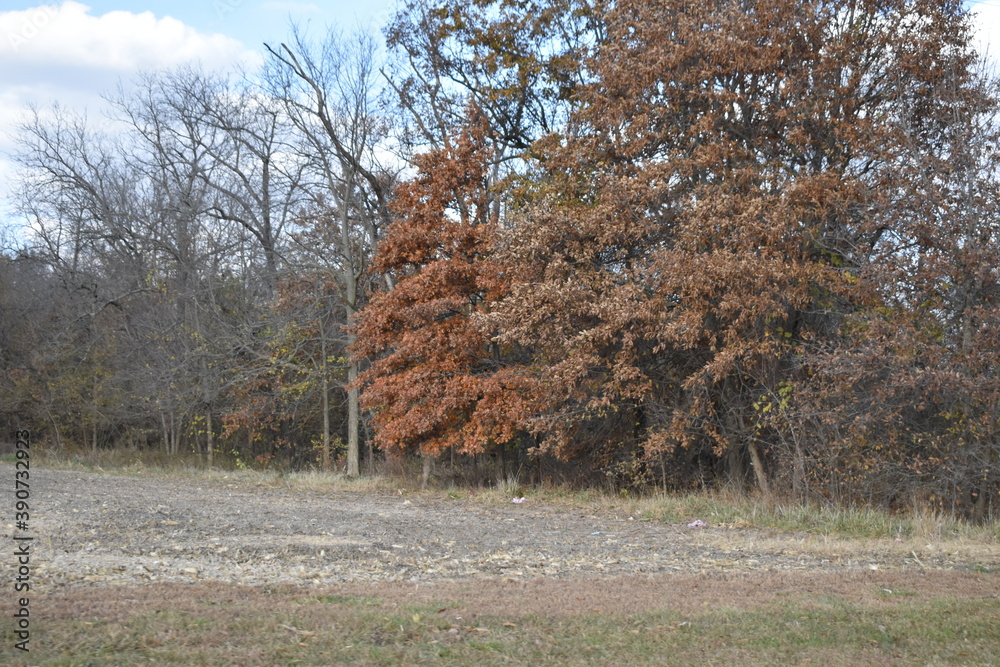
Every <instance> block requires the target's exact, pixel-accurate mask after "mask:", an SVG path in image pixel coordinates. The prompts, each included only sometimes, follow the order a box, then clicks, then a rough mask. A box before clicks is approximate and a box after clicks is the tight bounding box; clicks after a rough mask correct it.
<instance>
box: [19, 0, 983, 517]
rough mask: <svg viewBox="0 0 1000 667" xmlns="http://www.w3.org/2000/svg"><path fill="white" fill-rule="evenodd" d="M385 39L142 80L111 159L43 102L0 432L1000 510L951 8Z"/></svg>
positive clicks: (969, 38) (478, 22)
mask: <svg viewBox="0 0 1000 667" xmlns="http://www.w3.org/2000/svg"><path fill="white" fill-rule="evenodd" d="M385 36H386V46H387V48H386V51H385V54H386V55H385V58H384V60H379V58H381V56H379V55H378V54H381V53H382V52H381V51H380V50H379V49H378V48H377V47H376V45H375V44H374V43H373V42H371V41H366V40H365V39H363V38H361V39H358V38H346V39H345V38H344V37H342V36H338V35H336V34H331V35H330V36H329V37H328V38H327V39H326V40H325V41H324V42H323V43H321V44H316V45H312V44H310V43H308V41H307V40H306V39H304V38H302V37H301V36H299V35H294V36H293V37H294V39H293V40H291V42H290V43H289V45H288V46H285V45H281V46H279V47H269V48H268V53H269V60H268V62H267V64H266V66H265V67H264V69H263V71H262V72H260V73H257V74H255V75H254V76H253V77H250V80H251V81H253V83H248V84H242V83H241V84H234V83H232V82H231V81H228V80H224V79H218V78H214V77H210V76H207V75H205V74H202V73H199V72H196V71H193V70H186V71H181V72H172V73H161V74H156V75H152V76H150V77H147V78H146V79H143V80H142V82H141V83H140V85H139V86H138V87H137V88H130V89H128V90H127V91H125V90H124V89H123V91H120V92H119V93H118V94H117V95H112V96H110V98H109V101H110V102H111V104H112V107H113V108H114V109H115V110H116V111H115V114H114V122H115V123H116V125H115V127H114V131H113V132H106V133H105V134H103V135H102V134H98V133H96V131H95V130H94V129H93V128H92V127H91V126H88V125H86V123H84V122H83V121H82V120H81V119H79V118H78V117H75V116H73V115H71V114H69V113H68V112H66V111H64V110H56V111H55V112H46V113H41V112H39V113H37V114H36V115H35V117H34V120H33V121H32V122H30V123H29V124H28V125H27V126H26V127H25V128H24V132H23V134H22V140H23V151H22V153H21V156H20V159H21V161H22V164H23V165H24V166H25V167H26V171H25V175H26V176H25V180H24V183H23V185H24V188H23V210H24V212H25V213H26V215H27V217H28V220H29V221H30V229H31V233H30V238H31V243H30V244H28V245H25V247H23V248H21V249H19V250H18V251H17V252H16V253H11V254H10V255H9V256H8V257H6V258H5V259H4V260H3V265H2V271H3V274H4V275H3V278H2V283H0V284H2V286H3V287H2V290H3V291H2V293H0V299H2V308H3V309H4V317H3V331H2V332H0V336H3V343H2V344H3V354H4V355H5V357H4V360H3V363H4V366H5V369H4V376H3V385H2V391H3V392H4V394H5V399H4V401H5V403H4V404H5V406H9V408H8V409H6V410H5V415H6V417H7V419H8V420H14V419H21V420H26V421H27V422H29V423H31V424H33V425H34V426H35V427H36V428H39V429H41V430H44V431H46V432H47V433H49V434H50V437H51V439H52V440H54V441H58V440H60V439H62V440H72V441H74V442H77V443H82V442H87V443H90V445H91V446H98V447H99V446H105V445H108V446H110V445H112V444H120V443H124V442H132V443H138V444H142V445H144V446H157V444H158V443H159V446H163V447H166V448H170V449H171V450H172V451H177V450H178V448H179V447H191V446H194V447H196V448H198V449H199V451H201V452H203V454H204V455H205V456H207V457H209V460H211V457H212V455H213V454H212V453H213V452H214V451H218V450H220V449H221V450H225V451H226V452H227V454H229V455H233V456H237V457H240V459H241V460H244V461H250V460H251V459H252V458H256V459H257V460H259V461H261V462H266V461H268V460H269V459H270V458H273V457H280V458H284V459H287V460H288V461H289V462H291V463H293V464H298V465H302V464H305V463H307V462H319V463H321V464H323V465H329V462H330V460H331V458H332V457H334V456H336V455H337V454H338V452H339V449H338V447H339V446H340V445H341V443H343V447H344V451H345V455H346V466H347V470H348V472H349V473H351V474H357V472H358V471H359V468H360V461H361V459H362V458H363V457H364V456H367V457H368V460H372V457H373V456H375V455H377V453H378V452H386V453H398V452H417V451H419V452H422V453H423V454H424V455H425V457H427V460H430V457H432V456H435V455H443V454H448V455H450V456H451V458H452V459H453V460H454V459H455V457H458V458H459V459H460V460H461V459H462V458H463V457H466V456H476V457H479V456H487V457H493V458H495V459H497V460H498V461H502V462H503V465H504V466H505V470H510V471H512V472H516V471H518V470H520V471H521V472H522V474H523V475H527V474H529V472H530V473H531V474H532V475H535V476H536V478H541V477H545V476H546V474H569V473H570V472H571V473H572V474H574V475H577V476H579V477H580V478H582V479H588V480H590V481H594V480H598V479H599V480H602V482H607V483H610V484H612V485H615V486H618V487H636V488H644V487H650V486H657V487H662V488H667V489H671V488H681V487H688V486H692V485H724V484H728V485H733V486H735V487H737V488H749V487H750V486H756V487H757V488H758V489H759V490H760V491H761V492H763V493H765V494H773V493H781V494H785V493H790V494H795V495H796V496H799V497H821V498H829V499H833V500H837V501H844V502H853V501H863V502H872V503H879V504H886V505H908V504H911V503H913V502H922V503H939V504H940V506H942V507H946V508H947V509H951V510H956V511H959V512H962V513H966V514H968V515H969V516H971V517H973V518H977V519H984V518H986V517H987V516H988V515H989V514H990V510H991V504H992V503H993V501H994V500H995V497H996V494H997V492H998V491H1000V466H998V463H1000V441H998V435H1000V428H998V426H1000V425H998V417H1000V409H998V408H1000V406H998V398H1000V392H998V389H1000V387H998V380H997V371H998V361H1000V359H998V354H1000V352H998V350H1000V346H998V342H1000V341H998V340H997V337H998V326H997V325H998V323H1000V321H998V310H997V299H998V296H1000V282H998V280H1000V262H998V259H1000V258H998V252H1000V247H998V244H997V240H998V239H997V234H998V228H997V222H998V220H1000V218H998V210H997V209H998V198H997V194H998V193H997V178H998V172H997V164H996V161H997V156H998V154H1000V153H998V151H997V147H998V142H997V135H996V111H997V102H998V99H1000V98H998V95H997V92H998V91H997V87H996V82H995V80H994V78H993V77H992V74H991V73H990V72H988V71H987V69H986V67H985V65H984V61H983V59H982V58H981V57H980V56H979V55H978V54H977V53H976V52H975V50H974V49H973V48H972V43H973V37H974V35H973V34H972V28H971V24H970V20H969V16H968V13H967V12H966V11H965V10H964V9H963V7H962V4H961V3H960V2H958V1H955V0H927V1H924V0H918V1H914V0H875V1H871V2H863V1H861V2H859V1H857V0H850V1H848V0H844V1H832V2H805V3H803V2H792V1H791V0H768V1H754V2H730V1H726V2H719V3H714V4H710V5H702V6H691V5H689V4H688V3H682V2H674V1H673V0H662V1H657V2H652V1H650V0H635V1H621V0H619V1H617V2H601V1H598V2H586V1H584V0H544V1H539V2H530V1H522V0H500V1H487V0H481V1H475V2H457V1H452V0H435V1H434V2H429V1H428V2H425V1H422V0H414V1H412V2H410V3H409V4H407V5H406V6H404V7H403V8H402V9H401V10H400V11H399V13H398V14H397V15H396V16H395V17H394V19H393V21H392V23H391V24H390V25H389V26H388V27H387V28H386V31H385ZM123 128H124V129H123ZM363 443H364V445H366V446H362V444H363Z"/></svg>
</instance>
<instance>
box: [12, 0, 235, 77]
mask: <svg viewBox="0 0 1000 667" xmlns="http://www.w3.org/2000/svg"><path fill="white" fill-rule="evenodd" d="M90 11H91V10H90V8H89V7H87V6H86V5H83V4H80V3H79V2H75V1H73V0H68V1H67V2H63V3H62V4H60V5H42V6H39V7H35V8H32V9H27V10H23V11H12V12H3V13H0V59H2V60H3V61H5V62H6V63H7V64H8V66H7V67H4V69H3V71H2V73H0V83H8V82H9V78H10V77H12V76H15V77H16V76H17V72H18V70H20V69H22V68H27V69H31V70H38V69H39V68H50V67H51V68H71V69H95V70H107V71H114V72H117V73H128V72H134V71H136V70H139V69H152V68H164V67H171V66H174V65H177V64H179V63H182V62H186V61H191V60H196V59H197V60H201V61H202V63H204V64H205V65H206V66H207V67H217V66H222V67H225V66H229V65H232V64H233V63H235V62H237V61H239V60H241V59H242V58H245V57H246V49H245V48H244V47H243V45H242V44H241V43H240V42H239V41H237V40H235V39H233V38H231V37H227V36H225V35H221V34H212V35H206V34H203V33H200V32H198V31H197V30H195V29H194V28H192V27H190V26H187V25H185V24H184V23H182V22H181V21H178V20H177V19H175V18H171V17H169V16H165V17H157V16H155V15H154V14H153V13H152V12H143V13H141V14H132V13H130V12H125V11H113V12H108V13H106V14H103V15H101V16H94V15H92V14H91V13H90Z"/></svg>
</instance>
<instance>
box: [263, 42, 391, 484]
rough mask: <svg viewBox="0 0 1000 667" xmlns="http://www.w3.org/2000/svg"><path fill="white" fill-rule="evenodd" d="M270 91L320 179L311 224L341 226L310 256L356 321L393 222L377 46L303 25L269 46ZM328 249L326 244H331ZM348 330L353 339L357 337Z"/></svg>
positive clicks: (355, 367) (354, 416)
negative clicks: (315, 34) (315, 37)
mask: <svg viewBox="0 0 1000 667" xmlns="http://www.w3.org/2000/svg"><path fill="white" fill-rule="evenodd" d="M267 48H268V52H269V53H270V55H271V69H270V70H269V72H268V74H267V77H268V90H269V92H270V94H271V95H272V96H274V97H275V99H279V100H281V101H282V103H283V104H284V106H285V111H286V113H287V114H288V117H289V118H290V119H291V122H292V123H293V125H294V127H295V129H296V131H297V132H298V133H299V135H300V137H301V139H302V143H301V145H300V148H299V150H300V151H301V152H302V154H303V155H304V156H306V157H307V159H308V162H309V165H310V169H311V174H312V176H313V178H314V179H315V180H314V181H313V182H312V183H311V184H308V185H306V186H304V187H306V194H307V196H309V197H310V206H309V209H308V210H307V212H306V213H305V215H304V218H303V221H302V222H303V223H304V224H305V225H306V226H312V225H314V224H315V223H316V222H317V221H326V222H327V223H330V224H332V225H335V229H336V231H337V232H338V234H337V236H336V237H331V238H330V239H329V240H331V241H333V242H334V243H335V246H334V247H333V248H331V249H332V250H333V251H334V252H333V253H332V254H330V253H317V254H314V255H313V257H312V258H311V259H310V260H307V267H308V268H310V269H311V270H313V271H318V272H321V273H326V274H328V275H330V276H332V277H335V279H336V283H335V284H337V285H338V286H339V289H340V290H341V292H340V302H341V303H342V304H343V306H344V308H345V309H346V311H347V320H350V319H351V318H353V316H354V315H355V313H357V312H358V310H359V309H360V308H361V306H362V299H363V297H364V290H363V289H361V287H362V282H363V280H364V277H365V275H366V272H367V269H368V261H369V257H370V255H371V253H372V252H373V251H374V248H375V245H376V244H377V242H378V239H379V235H380V232H381V230H382V229H384V228H385V226H386V225H387V224H388V223H389V220H390V213H389V208H388V206H389V199H390V193H391V189H392V185H393V182H394V180H395V176H394V171H393V170H392V169H389V168H386V167H385V166H383V165H382V161H381V160H380V158H379V150H380V149H381V148H383V147H384V139H385V137H386V132H387V125H386V123H385V120H384V119H383V118H382V117H381V116H380V115H379V114H378V113H377V112H376V109H375V102H376V97H377V94H378V85H377V81H376V80H375V77H376V73H377V68H376V61H375V56H376V52H377V50H376V47H375V45H374V43H373V41H372V39H371V37H370V36H367V35H365V34H358V35H356V36H355V37H353V38H351V39H347V38H344V37H343V36H341V35H340V34H338V33H337V32H335V31H333V30H331V31H329V32H328V34H327V35H326V39H325V40H324V41H323V42H322V43H321V44H319V45H313V44H310V43H309V41H308V40H307V39H306V37H305V36H304V35H303V34H302V33H300V32H299V31H298V30H295V31H294V33H293V41H292V43H291V45H290V46H289V45H287V44H282V45H280V46H279V47H277V48H272V47H270V46H269V47H267ZM324 250H326V248H324ZM353 336H354V334H353V333H350V332H348V333H347V338H348V343H351V342H353ZM359 363H360V362H359V361H358V360H352V361H351V362H350V364H349V366H348V375H347V379H348V384H347V387H346V390H347V400H348V427H347V474H348V475H351V476H355V475H358V474H359V472H360V468H359V461H360V441H361V433H360V426H361V412H360V408H359V403H358V399H359V390H358V388H357V382H356V380H357V378H358V373H359Z"/></svg>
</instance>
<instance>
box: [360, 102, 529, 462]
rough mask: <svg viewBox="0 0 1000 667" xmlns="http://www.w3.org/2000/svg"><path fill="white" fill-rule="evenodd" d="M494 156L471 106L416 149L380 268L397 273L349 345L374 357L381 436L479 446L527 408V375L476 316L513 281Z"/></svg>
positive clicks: (428, 448) (372, 397)
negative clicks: (445, 131)
mask: <svg viewBox="0 0 1000 667" xmlns="http://www.w3.org/2000/svg"><path fill="white" fill-rule="evenodd" d="M489 160H490V151H489V150H488V149H487V148H486V146H485V142H484V130H483V127H482V119H481V118H480V117H478V116H477V115H476V114H473V121H472V123H471V124H470V127H468V128H467V129H465V130H464V131H463V132H462V133H461V134H460V135H459V136H458V137H456V138H454V140H453V141H451V142H449V143H448V144H447V145H446V146H445V147H444V148H442V149H440V150H436V151H433V152H431V153H428V154H426V155H423V156H420V157H418V158H417V159H416V164H417V167H418V169H419V174H418V175H417V177H416V178H414V179H413V180H410V181H408V182H406V183H404V184H403V185H402V186H401V187H400V188H399V190H398V191H397V193H396V197H395V199H394V201H393V205H392V207H393V211H394V213H395V214H396V215H397V216H398V217H397V220H396V222H394V224H393V225H392V226H391V227H390V229H389V231H388V235H387V237H386V239H385V241H384V242H383V243H382V244H381V246H380V248H379V253H378V255H377V257H376V262H375V270H377V271H380V272H389V273H393V274H394V275H395V276H396V278H397V283H396V286H395V289H393V290H392V291H390V292H386V293H382V294H378V295H376V296H375V297H374V298H373V299H372V301H371V303H370V305H369V306H368V307H367V308H365V310H364V311H363V312H362V313H361V316H360V318H359V321H358V327H357V332H358V344H357V346H356V348H355V353H356V354H358V355H360V356H366V357H372V358H374V361H373V362H372V365H371V367H370V368H369V369H367V370H366V371H365V372H364V373H362V375H361V378H360V381H361V382H362V383H364V385H365V386H366V390H365V392H364V395H363V405H364V406H365V407H366V408H367V409H370V410H373V412H374V423H375V427H376V436H375V439H376V444H378V445H379V446H380V447H404V448H415V447H419V448H420V449H421V450H422V451H424V452H429V453H437V452H440V451H441V450H444V449H447V448H454V449H456V450H457V451H461V452H467V453H476V452H480V451H483V450H484V449H486V448H487V447H489V446H490V445H492V444H504V443H506V442H509V441H510V440H512V439H513V438H514V437H515V436H516V434H517V432H518V430H519V428H520V425H521V424H522V423H523V421H524V419H525V418H526V416H528V415H530V414H531V407H530V400H531V399H530V393H531V387H532V384H533V382H532V380H531V378H530V377H529V376H526V375H524V374H523V373H519V372H515V371H514V370H512V369H511V368H509V367H507V366H506V365H505V364H504V363H503V362H502V360H501V355H500V351H499V350H498V349H497V348H496V346H495V345H493V344H492V343H491V342H490V338H489V336H488V335H487V334H486V333H485V332H484V331H483V330H482V329H481V328H480V326H479V325H478V323H477V322H476V320H475V317H474V315H475V314H476V313H477V312H478V311H480V310H481V309H482V308H483V307H484V305H485V304H488V303H491V302H493V301H495V300H496V299H498V298H500V297H501V296H503V295H504V294H505V292H506V289H507V285H508V282H509V280H510V275H509V273H508V272H505V271H504V270H503V267H502V266H501V265H500V264H499V263H498V262H497V261H496V260H495V259H494V257H493V244H494V241H495V236H496V234H497V225H498V218H497V210H496V206H495V204H494V202H493V197H492V195H491V193H490V190H489V187H488V175H487V171H488V167H489Z"/></svg>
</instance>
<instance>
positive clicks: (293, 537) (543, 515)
mask: <svg viewBox="0 0 1000 667" xmlns="http://www.w3.org/2000/svg"><path fill="white" fill-rule="evenodd" d="M0 475H2V478H3V479H8V480H10V479H13V476H14V471H13V466H11V465H10V464H2V465H0ZM695 519H703V520H706V521H708V518H705V517H690V519H689V520H687V521H684V522H680V523H664V522H657V521H647V520H642V519H640V518H637V517H630V516H622V515H617V514H615V513H614V512H613V511H609V510H605V509H602V508H599V507H592V508H586V509H580V508H575V509H574V508H567V507H563V506H556V505H544V504H541V503H540V502H532V500H531V499H529V500H527V501H525V502H524V503H522V504H514V503H511V502H510V501H509V500H508V501H506V502H499V501H498V502H496V503H495V504H492V505H491V504H487V503H485V502H483V501H482V500H470V499H455V500H452V499H447V498H443V497H440V496H439V495H438V496H428V495H420V494H417V495H410V494H406V495H398V494H392V493H387V492H381V493H353V492H323V493H318V492H306V491H300V490H287V489H275V488H269V487H265V486H263V485H260V486H254V485H253V484H252V483H249V482H247V481H245V480H244V479H243V478H240V477H236V478H233V479H225V478H219V477H213V478H201V477H191V478H187V477H131V476H123V475H111V474H98V473H92V472H81V471H74V470H55V469H46V468H32V470H31V520H30V531H29V533H30V534H31V535H32V536H33V537H34V542H33V547H32V590H33V591H34V590H39V591H42V594H43V595H44V596H45V597H49V598H51V599H56V598H59V597H61V596H62V595H65V594H67V593H68V592H69V591H70V590H73V591H76V593H77V598H78V599H79V595H83V596H84V597H86V598H93V599H95V600H96V599H98V598H103V599H105V600H106V601H108V602H107V603H108V604H110V599H114V598H116V597H118V598H120V597H121V596H120V595H108V591H107V590H106V589H107V587H108V586H128V587H129V588H130V589H133V590H137V589H139V588H141V589H143V591H144V593H143V594H142V595H137V594H130V595H129V596H128V597H129V598H130V599H131V602H130V603H129V604H130V605H131V607H130V608H132V609H133V610H134V604H135V603H136V601H137V600H138V599H140V598H150V599H157V598H160V597H161V596H163V595H167V596H168V597H169V593H166V592H165V591H169V590H171V589H173V588H175V587H177V586H178V585H187V586H190V585H191V584H198V585H201V586H203V587H204V589H205V591H209V592H210V591H212V590H216V591H217V592H218V591H222V590H223V589H228V588H230V587H232V586H239V587H250V589H254V590H266V589H268V588H269V587H275V586H277V587H287V586H293V587H296V588H301V587H315V588H328V589H332V588H336V589H337V590H338V591H340V592H342V593H347V594H363V595H372V596H376V597H382V598H386V599H398V600H404V599H405V600H409V601H420V600H423V599H428V600H430V599H441V598H442V597H444V598H448V599H450V598H454V599H460V600H463V602H462V604H463V605H464V606H465V607H468V608H469V609H470V611H469V613H480V612H486V611H489V610H492V611H494V612H498V613H499V612H500V611H503V612H504V613H506V614H509V615H520V614H548V615H560V614H565V613H577V612H587V611H593V610H603V611H608V612H614V613H630V612H635V611H642V610H646V609H652V608H655V606H656V605H657V604H659V605H661V606H662V604H663V601H664V600H665V599H669V600H675V601H677V604H681V605H683V604H684V602H683V601H684V600H688V599H690V600H697V603H698V604H699V605H701V604H705V603H707V602H710V601H711V600H712V599H714V598H717V597H719V596H723V595H725V596H726V597H728V598H732V596H734V595H736V596H744V597H745V598H746V599H751V598H752V599H757V600H765V599H774V598H775V597H776V596H780V595H781V594H782V592H783V591H790V590H792V589H795V590H798V591H802V590H803V587H805V589H806V590H814V591H816V592H824V591H826V592H832V591H840V592H847V591H848V590H849V589H853V590H856V591H859V594H861V593H860V591H864V592H865V593H864V594H865V595H877V594H878V591H879V590H889V591H891V590H893V589H895V588H898V587H901V586H905V587H908V588H909V589H913V590H918V591H926V592H927V594H934V592H935V591H936V592H937V593H941V592H942V591H948V592H949V595H951V596H953V597H954V596H958V597H962V596H979V595H984V594H985V595H998V594H1000V578H998V577H997V576H996V575H995V574H993V573H995V572H997V571H998V570H1000V548H998V547H997V545H991V544H957V543H939V544H935V543H933V542H931V543H927V541H926V540H921V541H919V542H916V541H914V540H907V541H905V542H899V541H897V540H894V539H892V538H886V539H885V540H866V541H864V542H850V541H840V540H830V539H826V538H824V537H822V536H816V535H806V534H794V533H777V532H767V531H761V530H749V529H738V528H733V527H727V526H716V525H712V523H711V521H708V525H706V526H702V527H689V526H688V525H687V524H688V523H689V522H693V521H694V520H695ZM4 532H5V533H6V535H5V537H8V538H9V536H10V535H12V534H14V532H15V527H14V525H13V524H7V525H6V528H5V531H4ZM18 534H23V533H18ZM0 565H2V568H3V570H4V577H5V578H7V580H8V581H10V580H13V578H14V569H15V564H14V562H13V559H11V558H5V559H3V561H2V563H0ZM248 590H249V589H248ZM218 594H220V595H221V594H223V593H221V592H219V593H218ZM123 609H124V608H123Z"/></svg>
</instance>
